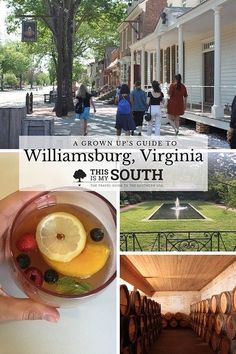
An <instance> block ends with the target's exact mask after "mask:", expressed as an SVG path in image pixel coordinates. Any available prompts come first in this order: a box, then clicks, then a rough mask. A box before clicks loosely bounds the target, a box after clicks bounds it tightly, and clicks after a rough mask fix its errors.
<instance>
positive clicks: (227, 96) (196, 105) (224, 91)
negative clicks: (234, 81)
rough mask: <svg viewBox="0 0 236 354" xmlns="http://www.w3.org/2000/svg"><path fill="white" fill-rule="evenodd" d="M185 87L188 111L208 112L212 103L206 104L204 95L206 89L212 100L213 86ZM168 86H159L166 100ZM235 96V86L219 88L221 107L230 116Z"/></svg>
mask: <svg viewBox="0 0 236 354" xmlns="http://www.w3.org/2000/svg"><path fill="white" fill-rule="evenodd" d="M185 85H186V88H187V91H188V110H189V111H192V112H195V113H196V111H197V112H199V113H204V112H206V111H207V110H208V111H209V108H210V107H211V105H213V103H212V104H210V103H207V102H206V100H205V94H206V90H207V89H209V90H212V100H214V86H203V85H188V84H185ZM169 86H170V84H168V83H164V84H161V90H162V92H163V93H164V97H165V98H166V99H168V89H169ZM144 89H145V91H147V92H148V91H150V90H151V86H148V85H145V86H144ZM235 95H236V86H233V85H232V86H225V85H224V86H221V97H222V99H221V101H222V106H223V107H224V109H225V111H226V112H227V113H228V114H230V111H231V104H232V101H233V98H234V96H235Z"/></svg>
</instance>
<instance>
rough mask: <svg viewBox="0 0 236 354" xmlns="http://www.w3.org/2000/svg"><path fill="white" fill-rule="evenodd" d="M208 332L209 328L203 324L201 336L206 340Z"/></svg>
mask: <svg viewBox="0 0 236 354" xmlns="http://www.w3.org/2000/svg"><path fill="white" fill-rule="evenodd" d="M206 332H207V329H206V328H204V327H203V326H202V330H201V338H202V340H205V336H206Z"/></svg>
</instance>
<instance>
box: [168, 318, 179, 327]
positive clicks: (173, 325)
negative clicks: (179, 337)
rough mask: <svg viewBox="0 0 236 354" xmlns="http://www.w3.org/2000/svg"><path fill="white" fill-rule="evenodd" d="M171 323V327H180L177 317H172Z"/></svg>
mask: <svg viewBox="0 0 236 354" xmlns="http://www.w3.org/2000/svg"><path fill="white" fill-rule="evenodd" d="M169 324H170V327H171V328H176V327H178V321H176V319H175V318H172V319H171V320H170V321H169Z"/></svg>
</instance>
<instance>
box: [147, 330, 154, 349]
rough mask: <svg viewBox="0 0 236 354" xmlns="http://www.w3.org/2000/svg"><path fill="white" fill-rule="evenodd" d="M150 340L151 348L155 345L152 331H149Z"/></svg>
mask: <svg viewBox="0 0 236 354" xmlns="http://www.w3.org/2000/svg"><path fill="white" fill-rule="evenodd" d="M148 340H149V346H150V347H151V346H152V345H153V343H154V335H153V331H152V330H149V331H148Z"/></svg>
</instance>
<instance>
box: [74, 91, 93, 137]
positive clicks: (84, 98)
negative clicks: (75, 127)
mask: <svg viewBox="0 0 236 354" xmlns="http://www.w3.org/2000/svg"><path fill="white" fill-rule="evenodd" d="M91 106H92V107H93V110H94V113H96V108H95V104H94V102H93V99H92V95H91V93H89V92H88V90H87V87H86V86H85V85H83V84H82V85H80V88H79V91H78V93H77V95H76V101H75V118H77V119H79V120H80V131H81V134H82V135H87V134H88V131H87V129H88V119H89V114H90V107H91Z"/></svg>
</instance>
